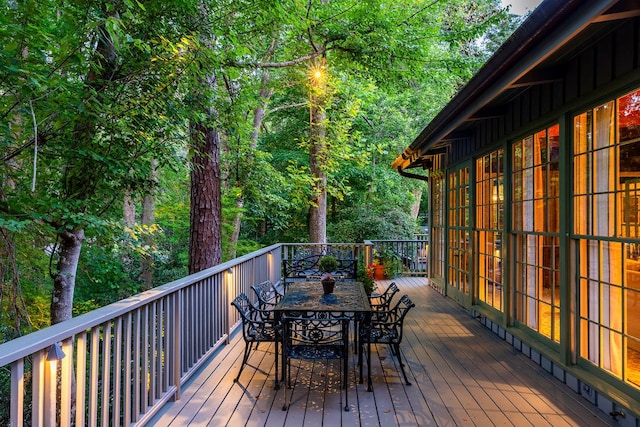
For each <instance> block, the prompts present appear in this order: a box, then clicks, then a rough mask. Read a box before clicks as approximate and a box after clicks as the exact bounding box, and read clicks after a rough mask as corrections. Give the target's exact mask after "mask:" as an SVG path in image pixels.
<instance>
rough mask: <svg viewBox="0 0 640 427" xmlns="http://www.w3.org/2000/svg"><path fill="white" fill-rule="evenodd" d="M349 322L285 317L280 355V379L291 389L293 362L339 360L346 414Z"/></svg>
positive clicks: (285, 394)
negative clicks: (281, 366) (281, 358)
mask: <svg viewBox="0 0 640 427" xmlns="http://www.w3.org/2000/svg"><path fill="white" fill-rule="evenodd" d="M349 322H350V319H348V318H309V317H284V318H283V321H282V326H283V340H282V346H283V348H282V352H283V357H284V363H283V369H284V372H283V374H284V375H283V377H284V378H285V379H286V381H287V382H288V386H289V387H291V386H292V385H291V360H292V359H306V360H319V359H326V360H330V359H338V360H340V363H341V367H342V375H341V378H340V385H341V388H343V389H344V390H345V406H344V410H345V411H349V394H348V392H347V388H348V382H349ZM283 388H284V405H283V407H282V410H283V411H286V410H287V409H289V406H290V404H291V402H287V387H283Z"/></svg>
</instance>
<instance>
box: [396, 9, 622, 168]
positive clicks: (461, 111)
mask: <svg viewBox="0 0 640 427" xmlns="http://www.w3.org/2000/svg"><path fill="white" fill-rule="evenodd" d="M616 3H617V1H614V0H599V1H596V0H588V1H587V0H545V1H543V2H542V3H541V4H540V5H539V6H538V7H537V8H536V9H535V10H534V11H533V12H532V13H531V15H530V16H529V18H527V19H526V20H525V21H524V22H523V23H522V25H521V26H520V27H519V28H518V29H517V30H516V31H515V32H514V33H513V34H512V35H511V37H510V38H509V39H508V40H507V41H506V42H505V43H504V44H503V45H502V46H501V47H500V48H499V49H498V50H497V51H496V53H495V54H494V55H493V56H492V57H491V58H490V59H489V61H487V63H486V64H485V65H484V66H483V67H482V68H481V69H480V70H479V71H478V72H477V73H476V74H475V75H474V77H472V78H471V80H469V82H468V83H467V84H466V85H465V86H464V87H463V88H462V89H461V90H460V91H459V92H458V93H457V94H456V95H455V96H454V97H453V99H452V100H451V101H450V102H449V103H448V104H447V105H446V106H445V107H444V108H443V109H442V110H441V111H440V113H438V115H437V116H436V117H435V118H434V119H433V120H432V121H431V122H430V123H429V124H428V125H427V126H426V127H425V128H424V130H423V131H422V132H421V133H420V135H418V137H417V138H416V139H415V140H414V141H413V142H412V143H411V145H410V146H409V147H408V148H407V149H406V150H405V152H406V153H411V156H410V157H411V158H413V159H416V157H419V156H420V154H422V153H425V152H426V151H427V150H429V147H431V146H432V145H434V144H436V143H437V142H438V141H440V140H441V139H442V138H445V137H446V136H447V135H448V134H449V133H451V132H452V131H454V130H455V129H456V128H457V127H458V126H459V125H460V124H461V123H463V122H465V121H466V120H468V119H469V118H471V117H472V115H473V114H474V113H475V112H477V111H478V110H479V109H480V108H482V107H483V106H485V105H487V104H488V103H489V102H491V100H493V99H495V98H496V97H497V96H498V95H500V94H501V93H503V92H504V91H505V90H509V88H512V87H514V85H517V83H518V81H519V80H521V79H523V78H524V77H525V75H526V74H527V73H528V72H530V71H531V70H533V69H534V68H535V67H537V66H539V65H540V64H542V63H543V62H544V60H545V59H546V58H548V57H549V56H550V55H552V54H553V53H554V52H555V51H556V50H557V49H559V48H560V47H562V46H563V45H564V44H565V43H567V42H568V41H569V40H570V39H571V38H573V37H574V36H575V35H576V34H578V33H580V32H581V31H583V30H584V29H585V28H586V27H587V26H588V25H589V24H591V23H592V22H594V21H595V20H597V19H598V17H600V16H601V15H602V14H603V13H604V12H605V11H607V10H608V9H610V8H611V7H612V6H613V5H615V4H616ZM418 153H420V154H419V155H418V156H416V154H418ZM403 154H405V153H403ZM408 158H409V156H406V157H404V159H403V156H400V157H398V158H397V159H396V160H395V161H394V162H393V167H394V168H396V169H397V168H398V167H408V166H409V164H408V162H407V160H406V159H408Z"/></svg>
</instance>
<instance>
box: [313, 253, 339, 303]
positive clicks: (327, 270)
mask: <svg viewBox="0 0 640 427" xmlns="http://www.w3.org/2000/svg"><path fill="white" fill-rule="evenodd" d="M338 264H339V263H338V260H337V259H336V258H335V257H334V256H331V255H325V256H323V257H322V258H320V261H318V269H319V270H320V271H321V272H322V278H321V279H320V281H321V282H322V288H323V290H324V293H325V294H330V293H332V292H333V287H334V285H335V284H336V279H335V278H334V277H333V275H332V274H331V273H333V272H334V271H336V270H337V269H338Z"/></svg>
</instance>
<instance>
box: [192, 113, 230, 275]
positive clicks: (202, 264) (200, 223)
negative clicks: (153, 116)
mask: <svg viewBox="0 0 640 427" xmlns="http://www.w3.org/2000/svg"><path fill="white" fill-rule="evenodd" d="M208 116H209V117H212V116H213V112H212V111H211V109H208ZM190 137H191V146H192V147H193V148H194V154H193V158H192V159H191V221H190V222H191V229H190V235H189V274H192V273H197V272H198V271H201V270H204V269H207V268H209V267H213V266H214V265H217V264H219V263H220V262H221V260H222V197H221V191H220V138H219V135H218V131H217V130H216V129H215V128H214V127H212V126H210V125H207V124H205V123H202V122H198V123H195V124H193V125H192V126H191V136H190Z"/></svg>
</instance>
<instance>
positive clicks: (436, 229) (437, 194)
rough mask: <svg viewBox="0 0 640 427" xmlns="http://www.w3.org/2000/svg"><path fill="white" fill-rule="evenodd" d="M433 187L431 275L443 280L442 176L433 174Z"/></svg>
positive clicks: (443, 193) (430, 238) (436, 173)
mask: <svg viewBox="0 0 640 427" xmlns="http://www.w3.org/2000/svg"><path fill="white" fill-rule="evenodd" d="M430 179H431V185H432V187H433V192H432V194H433V224H432V225H431V226H432V227H431V232H432V235H431V236H429V244H430V245H431V248H432V249H431V254H432V257H433V264H432V265H433V275H434V276H435V277H440V278H444V268H445V265H444V253H445V252H444V251H445V244H444V243H445V238H444V236H445V233H444V230H445V228H444V226H445V219H446V218H445V209H444V208H445V203H444V198H445V192H444V188H445V180H444V177H443V174H442V173H441V172H440V173H438V172H434V173H433V174H432V175H431V177H430Z"/></svg>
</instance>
